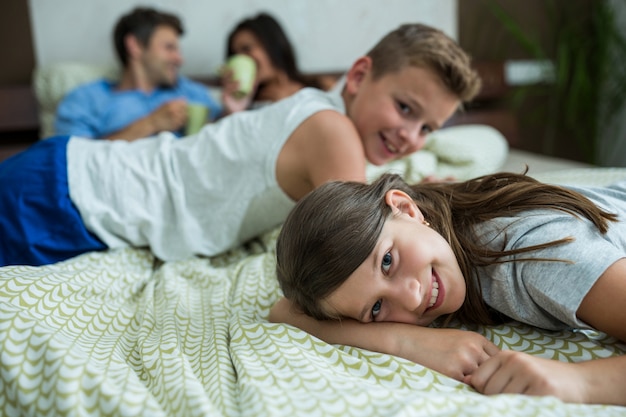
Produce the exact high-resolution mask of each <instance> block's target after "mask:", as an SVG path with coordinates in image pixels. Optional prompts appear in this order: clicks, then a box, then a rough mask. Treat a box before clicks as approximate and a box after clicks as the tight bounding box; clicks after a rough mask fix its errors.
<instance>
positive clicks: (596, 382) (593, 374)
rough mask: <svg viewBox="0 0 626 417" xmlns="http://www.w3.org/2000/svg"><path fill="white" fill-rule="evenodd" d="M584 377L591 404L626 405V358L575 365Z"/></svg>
mask: <svg viewBox="0 0 626 417" xmlns="http://www.w3.org/2000/svg"><path fill="white" fill-rule="evenodd" d="M574 366H576V367H577V368H578V369H579V372H580V373H581V375H583V377H584V381H585V385H586V387H587V388H586V392H587V398H585V399H584V402H586V403H590V404H615V405H626V356H616V357H611V358H605V359H595V360H590V361H585V362H579V363H576V364H574Z"/></svg>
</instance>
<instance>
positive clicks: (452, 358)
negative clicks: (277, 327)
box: [269, 299, 499, 380]
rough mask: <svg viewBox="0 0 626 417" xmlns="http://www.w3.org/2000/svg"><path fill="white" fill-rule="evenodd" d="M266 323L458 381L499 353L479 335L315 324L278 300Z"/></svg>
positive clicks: (348, 322)
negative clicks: (386, 356) (398, 359)
mask: <svg viewBox="0 0 626 417" xmlns="http://www.w3.org/2000/svg"><path fill="white" fill-rule="evenodd" d="M269 320H270V321H272V322H275V323H288V324H291V325H293V326H295V327H298V328H299V329H302V330H304V331H306V332H307V333H309V334H311V335H313V336H315V337H318V338H320V339H322V340H323V341H325V342H327V343H330V344H341V345H348V346H355V347H359V348H362V349H367V350H370V351H373V352H380V353H386V354H390V355H395V356H399V357H402V358H404V359H408V360H410V361H412V362H415V363H419V364H421V365H424V366H427V367H429V368H431V369H434V370H435V371H438V372H441V373H443V374H444V375H447V376H450V377H452V378H455V379H457V380H462V379H463V377H464V376H465V375H468V374H470V373H471V372H473V371H474V370H475V369H476V368H477V367H478V366H479V365H480V364H481V363H482V362H484V361H485V360H487V359H488V358H489V357H490V356H491V355H494V354H495V353H497V352H498V351H499V349H498V348H497V347H496V346H495V345H494V344H493V343H491V342H490V341H488V340H487V339H485V338H484V337H483V336H482V335H480V334H478V333H474V332H466V331H462V330H454V329H432V328H427V327H419V326H415V325H410V324H403V323H389V322H387V323H367V324H363V323H359V322H357V321H355V320H342V321H332V320H326V321H318V320H315V319H313V318H311V317H309V316H306V315H305V314H302V313H300V312H298V311H296V310H295V309H294V308H293V307H292V306H291V303H290V302H289V301H288V300H286V299H282V300H280V301H279V302H278V303H277V304H276V305H275V306H274V307H273V308H272V310H271V312H270V317H269Z"/></svg>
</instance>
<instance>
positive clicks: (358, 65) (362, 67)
mask: <svg viewBox="0 0 626 417" xmlns="http://www.w3.org/2000/svg"><path fill="white" fill-rule="evenodd" d="M371 70H372V58H370V57H369V56H362V57H360V58H359V59H357V60H356V61H354V64H352V66H351V67H350V69H349V70H348V73H347V74H346V90H347V91H348V92H349V93H350V94H356V93H357V91H358V90H359V86H360V85H361V83H362V82H363V80H364V79H365V77H366V75H367V74H368V73H369V72H370V71H371Z"/></svg>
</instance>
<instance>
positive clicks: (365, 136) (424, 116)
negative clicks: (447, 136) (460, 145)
mask: <svg viewBox="0 0 626 417" xmlns="http://www.w3.org/2000/svg"><path fill="white" fill-rule="evenodd" d="M344 99H346V100H347V102H346V110H347V113H348V116H349V117H350V119H352V121H353V123H354V126H355V127H356V129H357V131H358V133H359V136H360V137H361V140H362V141H363V147H364V149H365V155H366V157H367V159H368V161H369V162H370V163H372V164H374V165H382V164H385V163H387V162H390V161H392V160H394V159H398V158H401V157H404V156H407V155H410V154H412V153H413V152H415V151H417V150H419V149H421V148H422V147H423V146H424V144H425V143H426V138H427V136H428V135H429V134H430V133H432V132H433V131H435V130H437V129H439V128H441V127H442V126H443V124H444V123H445V121H446V120H448V118H450V116H452V114H453V113H454V112H455V111H456V109H457V108H458V107H459V104H460V103H459V99H458V98H457V97H456V96H455V95H454V94H452V93H451V92H449V91H448V90H447V89H446V87H445V86H444V85H443V83H442V81H441V80H440V79H439V77H438V76H437V75H436V74H435V73H434V72H433V71H432V70H430V69H426V68H421V67H413V66H407V67H405V68H401V69H399V70H398V71H395V72H392V73H388V74H384V75H382V76H381V77H380V78H378V79H376V80H375V79H374V78H373V77H372V61H371V58H369V57H362V58H360V59H359V60H357V61H356V62H355V64H354V65H353V66H352V68H351V69H350V71H349V72H348V74H347V81H346V88H345V90H344Z"/></svg>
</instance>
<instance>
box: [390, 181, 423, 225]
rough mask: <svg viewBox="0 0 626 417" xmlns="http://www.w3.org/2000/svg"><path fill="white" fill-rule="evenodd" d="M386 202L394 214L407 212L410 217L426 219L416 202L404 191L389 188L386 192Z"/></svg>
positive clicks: (420, 219)
mask: <svg viewBox="0 0 626 417" xmlns="http://www.w3.org/2000/svg"><path fill="white" fill-rule="evenodd" d="M385 203H387V205H388V206H389V207H390V208H391V212H392V213H393V214H394V215H397V214H406V215H408V216H409V217H412V218H414V219H418V220H419V221H423V220H424V215H423V214H422V212H421V211H420V209H419V208H418V207H417V204H415V201H413V199H412V198H411V197H410V196H409V195H408V194H407V193H405V192H404V191H401V190H395V189H394V190H389V191H387V192H386V193H385Z"/></svg>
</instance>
